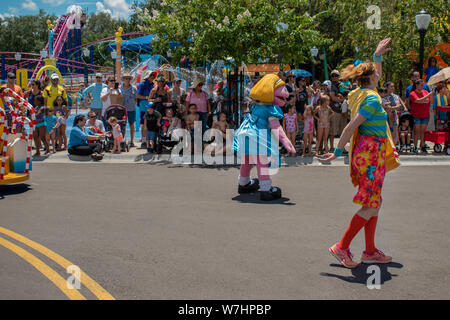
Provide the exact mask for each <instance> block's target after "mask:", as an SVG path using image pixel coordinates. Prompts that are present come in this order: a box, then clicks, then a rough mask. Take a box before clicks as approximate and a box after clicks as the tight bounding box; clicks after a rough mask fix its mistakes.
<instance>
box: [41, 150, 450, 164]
mask: <svg viewBox="0 0 450 320" xmlns="http://www.w3.org/2000/svg"><path fill="white" fill-rule="evenodd" d="M136 151H137V150H134V152H129V153H125V152H124V153H122V154H111V153H106V154H105V155H104V158H103V160H102V161H99V162H95V163H136V164H145V163H148V164H173V165H195V166H209V167H223V166H239V163H238V161H237V158H236V157H232V158H228V159H227V158H225V157H220V158H219V157H218V158H217V162H218V163H217V162H213V163H212V164H207V163H205V162H204V161H202V159H201V158H197V159H194V157H193V156H191V158H190V159H189V158H188V159H183V161H181V162H175V161H172V159H171V158H170V156H171V155H170V154H161V155H157V154H148V153H144V152H143V153H137V152H136ZM33 162H34V164H41V163H42V164H47V163H60V164H61V163H93V162H94V161H93V160H92V158H91V157H90V156H72V155H68V154H67V153H60V154H53V155H50V156H49V157H40V158H39V159H34V158H33ZM400 162H401V163H402V164H403V165H405V164H406V165H450V156H443V155H433V154H429V155H400ZM302 165H310V166H311V165H312V166H348V165H349V158H348V156H344V157H340V158H338V159H335V160H334V161H333V162H332V163H321V162H319V160H318V159H317V158H315V157H305V158H303V157H289V158H286V157H282V160H281V166H282V167H289V166H302Z"/></svg>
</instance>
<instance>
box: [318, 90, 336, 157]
mask: <svg viewBox="0 0 450 320" xmlns="http://www.w3.org/2000/svg"><path fill="white" fill-rule="evenodd" d="M318 103H319V104H318V106H317V107H316V110H315V111H314V117H315V119H316V120H317V141H316V149H317V154H318V155H322V154H323V144H325V153H328V134H329V132H330V118H331V115H332V114H333V109H331V107H330V97H329V96H327V95H322V96H321V97H320V98H319V101H318Z"/></svg>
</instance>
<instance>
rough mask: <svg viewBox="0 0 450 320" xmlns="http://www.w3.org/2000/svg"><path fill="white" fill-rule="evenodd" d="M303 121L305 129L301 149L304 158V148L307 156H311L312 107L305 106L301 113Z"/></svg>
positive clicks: (312, 132)
mask: <svg viewBox="0 0 450 320" xmlns="http://www.w3.org/2000/svg"><path fill="white" fill-rule="evenodd" d="M303 119H304V123H305V127H304V129H303V149H302V155H303V156H306V148H307V149H308V153H307V155H309V156H312V155H313V154H312V142H313V134H314V117H313V107H312V106H306V107H305V112H304V113H303Z"/></svg>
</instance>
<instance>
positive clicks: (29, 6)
mask: <svg viewBox="0 0 450 320" xmlns="http://www.w3.org/2000/svg"><path fill="white" fill-rule="evenodd" d="M22 9H25V10H28V11H37V10H38V6H37V5H36V3H35V2H33V0H25V1H24V3H22Z"/></svg>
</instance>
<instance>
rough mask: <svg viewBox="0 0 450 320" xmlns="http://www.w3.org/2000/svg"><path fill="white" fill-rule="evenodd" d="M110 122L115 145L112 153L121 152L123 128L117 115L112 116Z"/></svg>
mask: <svg viewBox="0 0 450 320" xmlns="http://www.w3.org/2000/svg"><path fill="white" fill-rule="evenodd" d="M108 123H109V125H110V126H111V128H112V136H113V138H114V146H113V148H112V150H111V152H112V153H117V154H120V143H121V142H122V140H123V135H122V130H121V129H120V124H119V121H118V120H117V118H116V117H110V118H109V119H108Z"/></svg>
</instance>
